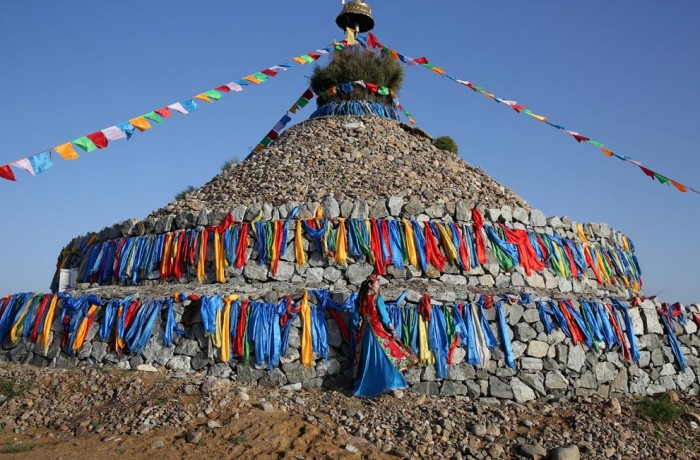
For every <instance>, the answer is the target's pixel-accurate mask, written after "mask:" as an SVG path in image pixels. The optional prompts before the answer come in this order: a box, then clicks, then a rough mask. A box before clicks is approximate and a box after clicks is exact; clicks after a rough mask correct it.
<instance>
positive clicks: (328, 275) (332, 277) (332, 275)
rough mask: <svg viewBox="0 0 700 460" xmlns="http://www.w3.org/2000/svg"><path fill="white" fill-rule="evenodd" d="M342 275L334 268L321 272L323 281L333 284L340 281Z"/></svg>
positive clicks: (327, 268)
mask: <svg viewBox="0 0 700 460" xmlns="http://www.w3.org/2000/svg"><path fill="white" fill-rule="evenodd" d="M341 276H343V274H342V273H341V272H340V270H338V269H337V268H335V267H326V268H325V269H324V270H323V279H325V280H327V281H330V282H331V283H335V282H336V281H338V280H339V279H340V277H341Z"/></svg>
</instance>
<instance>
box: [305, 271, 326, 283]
mask: <svg viewBox="0 0 700 460" xmlns="http://www.w3.org/2000/svg"><path fill="white" fill-rule="evenodd" d="M323 273H324V270H323V268H321V267H311V268H309V269H308V270H306V273H305V274H304V276H305V277H306V282H307V283H309V284H311V283H322V282H323Z"/></svg>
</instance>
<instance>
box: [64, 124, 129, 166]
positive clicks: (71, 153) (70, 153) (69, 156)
mask: <svg viewBox="0 0 700 460" xmlns="http://www.w3.org/2000/svg"><path fill="white" fill-rule="evenodd" d="M117 131H119V129H117ZM119 132H120V133H121V131H119ZM122 134H123V133H122ZM53 149H54V150H55V151H56V153H58V154H59V155H61V158H63V159H64V160H75V159H77V158H79V157H78V153H77V152H76V151H75V149H74V148H73V144H71V143H70V142H66V143H65V144H61V145H58V146H56V147H54V148H53Z"/></svg>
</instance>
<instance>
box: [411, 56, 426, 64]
mask: <svg viewBox="0 0 700 460" xmlns="http://www.w3.org/2000/svg"><path fill="white" fill-rule="evenodd" d="M413 62H415V63H418V64H427V63H428V60H427V59H426V58H425V57H419V58H415V59H414V60H413Z"/></svg>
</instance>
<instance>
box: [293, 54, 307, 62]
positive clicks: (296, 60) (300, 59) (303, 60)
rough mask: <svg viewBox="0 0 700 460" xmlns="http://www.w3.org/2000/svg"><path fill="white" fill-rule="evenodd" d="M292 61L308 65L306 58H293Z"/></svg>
mask: <svg viewBox="0 0 700 460" xmlns="http://www.w3.org/2000/svg"><path fill="white" fill-rule="evenodd" d="M292 60H293V61H294V62H296V63H297V64H306V59H304V58H302V57H300V56H297V57H293V58H292Z"/></svg>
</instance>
